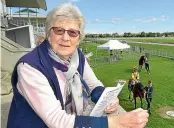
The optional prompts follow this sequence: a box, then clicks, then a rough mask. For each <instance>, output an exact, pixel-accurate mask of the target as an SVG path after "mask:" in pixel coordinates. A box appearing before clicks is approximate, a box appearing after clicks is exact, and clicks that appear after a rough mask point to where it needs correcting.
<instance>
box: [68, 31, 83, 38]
mask: <svg viewBox="0 0 174 128" xmlns="http://www.w3.org/2000/svg"><path fill="white" fill-rule="evenodd" d="M67 32H68V35H69V36H71V37H77V36H78V35H79V34H80V32H79V31H78V30H73V29H70V30H67Z"/></svg>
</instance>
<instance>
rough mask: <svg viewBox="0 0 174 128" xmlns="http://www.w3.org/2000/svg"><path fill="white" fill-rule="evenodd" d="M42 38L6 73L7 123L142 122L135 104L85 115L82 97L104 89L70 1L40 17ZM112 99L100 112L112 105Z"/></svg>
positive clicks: (30, 126) (100, 127)
mask: <svg viewBox="0 0 174 128" xmlns="http://www.w3.org/2000/svg"><path fill="white" fill-rule="evenodd" d="M45 30H46V40H45V41H44V42H43V43H41V44H40V45H39V46H37V47H36V48H35V49H34V50H33V51H31V52H30V53H28V54H26V55H24V56H23V57H22V58H21V59H20V60H19V61H18V62H17V64H16V66H15V68H14V71H13V74H12V86H13V91H14V96H13V100H12V104H11V108H10V112H9V119H8V124H7V125H8V126H7V127H8V128H47V127H50V128H73V127H74V128H82V127H85V128H89V127H91V128H107V127H110V128H118V127H126V128H127V127H136V128H137V127H138V128H141V127H143V126H145V124H146V123H147V120H148V114H147V112H146V111H145V110H142V109H137V110H135V111H132V112H128V113H124V114H121V115H120V116H108V117H107V116H105V117H90V116H86V115H85V114H84V113H85V110H86V108H87V106H88V97H91V100H92V101H93V102H94V103H96V102H97V101H98V99H99V97H100V95H101V94H102V92H103V90H104V86H103V84H102V83H101V82H100V81H99V80H98V79H97V78H96V76H95V74H94V73H93V71H92V69H91V68H90V66H89V65H88V62H87V61H86V59H85V57H84V55H83V53H82V52H81V51H80V50H79V49H78V48H77V47H78V45H79V42H80V40H82V39H83V37H84V18H83V15H82V13H81V12H80V11H79V9H78V8H77V7H76V6H73V5H72V4H62V5H60V6H58V7H56V8H55V9H53V10H52V11H51V12H50V13H48V15H47V19H46V29H45ZM117 106H118V100H116V101H115V102H113V103H112V104H111V105H109V106H108V107H107V108H106V109H105V112H106V113H113V112H115V111H116V110H117Z"/></svg>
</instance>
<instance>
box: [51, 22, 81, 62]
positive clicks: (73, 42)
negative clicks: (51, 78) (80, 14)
mask: <svg viewBox="0 0 174 128" xmlns="http://www.w3.org/2000/svg"><path fill="white" fill-rule="evenodd" d="M65 30H69V31H65ZM50 31H51V32H50V33H51V34H50V38H49V42H50V44H51V46H52V48H53V50H54V51H55V52H56V53H58V54H59V55H60V56H62V57H63V58H64V59H69V57H70V56H71V55H72V54H73V52H74V51H75V49H76V48H77V46H78V44H79V36H80V34H79V25H78V22H77V21H62V22H56V23H55V24H54V26H53V27H52V28H51V30H50Z"/></svg>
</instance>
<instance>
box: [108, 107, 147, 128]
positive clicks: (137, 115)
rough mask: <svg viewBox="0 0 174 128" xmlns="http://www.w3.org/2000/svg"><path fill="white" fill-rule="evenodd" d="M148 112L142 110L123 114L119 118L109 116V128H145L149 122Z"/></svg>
mask: <svg viewBox="0 0 174 128" xmlns="http://www.w3.org/2000/svg"><path fill="white" fill-rule="evenodd" d="M148 117H149V114H148V113H147V110H143V109H141V108H138V109H135V110H133V111H131V112H125V113H121V114H120V115H119V116H108V126H109V128H143V127H144V126H145V125H146V123H147V122H148Z"/></svg>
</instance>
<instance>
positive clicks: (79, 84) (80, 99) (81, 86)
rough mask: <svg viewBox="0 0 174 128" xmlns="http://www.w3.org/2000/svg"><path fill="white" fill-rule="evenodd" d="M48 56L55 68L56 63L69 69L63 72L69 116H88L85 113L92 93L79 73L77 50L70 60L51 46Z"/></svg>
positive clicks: (66, 106)
mask: <svg viewBox="0 0 174 128" xmlns="http://www.w3.org/2000/svg"><path fill="white" fill-rule="evenodd" d="M48 54H49V56H50V57H51V59H52V62H53V65H54V67H56V66H55V64H56V63H59V64H63V65H65V66H67V67H68V70H67V71H66V72H63V73H64V74H65V77H66V80H67V85H68V86H67V89H66V90H67V91H66V103H65V110H66V112H67V113H69V114H77V115H86V114H84V113H85V110H86V108H87V106H88V100H89V94H90V93H89V87H88V86H87V84H86V82H85V81H84V80H83V78H82V77H81V75H80V74H79V72H78V71H77V68H78V65H79V55H78V51H77V49H76V50H75V52H74V53H73V55H72V57H71V59H70V60H65V59H63V58H62V57H61V56H60V55H58V54H57V53H55V52H54V51H53V50H52V48H51V47H50V46H49V47H48ZM59 70H60V69H59Z"/></svg>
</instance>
